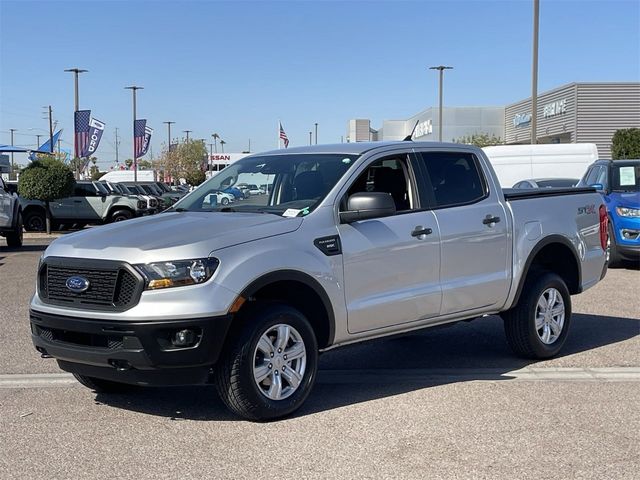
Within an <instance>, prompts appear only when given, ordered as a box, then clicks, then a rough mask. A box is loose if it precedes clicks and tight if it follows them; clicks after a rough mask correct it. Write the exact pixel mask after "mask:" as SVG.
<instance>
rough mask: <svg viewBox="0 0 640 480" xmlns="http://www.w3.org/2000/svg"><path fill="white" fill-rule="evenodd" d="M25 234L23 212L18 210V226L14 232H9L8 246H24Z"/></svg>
mask: <svg viewBox="0 0 640 480" xmlns="http://www.w3.org/2000/svg"><path fill="white" fill-rule="evenodd" d="M23 237H24V234H23V231H22V213H21V212H18V218H17V219H16V228H15V230H14V231H13V232H11V233H8V234H7V236H6V239H7V246H8V247H11V248H18V247H21V246H22V240H23Z"/></svg>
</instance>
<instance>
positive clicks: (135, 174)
mask: <svg viewBox="0 0 640 480" xmlns="http://www.w3.org/2000/svg"><path fill="white" fill-rule="evenodd" d="M124 88H125V90H131V92H132V93H133V183H137V182H138V159H137V158H136V153H138V152H136V92H137V91H138V90H142V89H144V87H139V86H137V85H131V86H129V87H124Z"/></svg>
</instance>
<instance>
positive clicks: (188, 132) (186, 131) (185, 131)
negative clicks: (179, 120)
mask: <svg viewBox="0 0 640 480" xmlns="http://www.w3.org/2000/svg"><path fill="white" fill-rule="evenodd" d="M183 132H184V133H186V134H187V142H188V141H189V134H190V133H191V132H193V130H183Z"/></svg>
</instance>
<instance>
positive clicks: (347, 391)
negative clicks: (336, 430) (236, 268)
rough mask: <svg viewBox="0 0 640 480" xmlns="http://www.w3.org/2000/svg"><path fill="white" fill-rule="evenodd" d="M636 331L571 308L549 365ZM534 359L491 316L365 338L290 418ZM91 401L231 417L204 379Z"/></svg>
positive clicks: (332, 357) (342, 354)
mask: <svg viewBox="0 0 640 480" xmlns="http://www.w3.org/2000/svg"><path fill="white" fill-rule="evenodd" d="M639 333H640V320H639V319H633V318H621V317H605V316H596V315H585V314H574V315H573V319H572V325H571V333H570V335H569V338H568V340H567V343H566V344H565V346H564V348H563V350H562V352H561V355H560V356H559V357H556V358H555V359H553V360H552V362H553V364H552V365H553V366H579V365H581V364H580V363H578V362H576V361H575V360H574V361H570V359H569V358H567V357H569V356H571V355H575V354H580V353H582V352H588V351H589V350H593V349H596V348H601V347H606V346H607V345H611V344H615V343H619V342H622V341H625V340H628V339H630V338H633V337H635V336H637V335H638V334H639ZM634 360H636V361H637V359H629V361H630V362H632V363H633V361H634ZM536 363H537V364H539V366H545V364H546V362H535V361H530V360H525V359H520V358H518V357H515V356H514V355H513V354H512V353H511V351H510V350H509V347H508V345H507V343H506V340H505V338H504V331H503V327H502V320H501V319H500V318H499V317H495V316H493V317H486V318H482V319H478V320H475V321H473V322H470V323H467V322H461V323H458V324H454V325H452V326H449V327H442V328H433V329H428V330H424V331H421V332H417V333H413V334H407V335H402V336H396V337H391V338H387V339H380V340H375V341H370V342H366V343H362V344H358V345H354V346H350V347H345V348H342V349H337V350H335V351H330V352H327V353H325V354H323V355H322V356H321V357H320V365H319V368H320V370H319V374H318V382H317V383H316V386H315V387H314V389H313V391H312V392H311V395H310V396H309V398H308V399H307V401H306V403H305V404H304V405H303V406H302V408H301V409H300V410H299V411H298V412H296V413H295V414H294V415H293V418H295V417H301V416H306V415H311V414H314V413H319V412H323V411H326V410H332V409H336V408H340V407H345V406H349V405H354V404H358V403H362V402H368V401H372V400H376V399H380V398H385V397H390V396H395V395H401V394H403V393H408V392H413V391H417V390H421V389H424V388H431V387H437V386H441V385H446V384H451V383H460V382H467V381H472V380H509V378H510V377H509V376H508V372H510V371H512V370H516V369H519V368H523V367H526V366H530V365H533V364H536ZM550 366H551V365H550ZM585 366H586V365H585ZM414 372H418V373H416V374H413V373H414ZM96 402H97V403H100V404H104V405H108V406H111V407H114V408H122V409H125V410H131V411H137V412H141V413H146V414H150V415H156V416H161V417H167V418H171V419H172V420H204V421H228V420H237V417H235V416H233V415H231V414H230V413H229V412H228V411H227V410H226V408H225V407H224V405H223V404H222V402H221V401H220V400H219V398H218V397H217V394H216V391H215V389H214V388H213V387H212V386H202V387H174V388H140V389H137V390H136V391H134V392H132V393H129V394H126V395H124V394H118V395H115V394H109V395H107V394H97V395H96Z"/></svg>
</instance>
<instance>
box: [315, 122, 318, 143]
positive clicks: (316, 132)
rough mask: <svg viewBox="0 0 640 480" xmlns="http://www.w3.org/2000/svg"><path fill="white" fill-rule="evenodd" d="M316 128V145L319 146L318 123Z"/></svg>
mask: <svg viewBox="0 0 640 480" xmlns="http://www.w3.org/2000/svg"><path fill="white" fill-rule="evenodd" d="M315 126H316V145H317V144H318V122H316V123H315Z"/></svg>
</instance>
